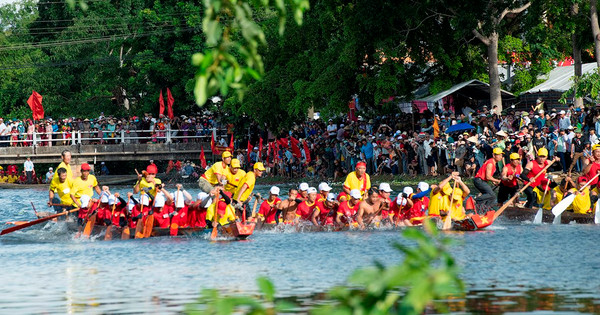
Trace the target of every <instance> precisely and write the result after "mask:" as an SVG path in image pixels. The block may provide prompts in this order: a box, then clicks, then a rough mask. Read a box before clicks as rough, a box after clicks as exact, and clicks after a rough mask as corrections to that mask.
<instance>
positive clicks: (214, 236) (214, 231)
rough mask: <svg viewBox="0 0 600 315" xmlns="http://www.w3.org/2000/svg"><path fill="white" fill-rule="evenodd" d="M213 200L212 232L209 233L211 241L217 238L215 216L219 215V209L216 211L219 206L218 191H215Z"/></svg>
mask: <svg viewBox="0 0 600 315" xmlns="http://www.w3.org/2000/svg"><path fill="white" fill-rule="evenodd" d="M214 200H215V210H214V211H215V213H214V214H213V229H212V232H211V233H210V239H211V240H213V241H214V240H215V239H216V238H217V236H218V234H219V232H218V229H217V225H218V222H217V216H218V215H219V209H218V208H219V207H218V205H219V191H218V190H217V194H216V195H215V199H214Z"/></svg>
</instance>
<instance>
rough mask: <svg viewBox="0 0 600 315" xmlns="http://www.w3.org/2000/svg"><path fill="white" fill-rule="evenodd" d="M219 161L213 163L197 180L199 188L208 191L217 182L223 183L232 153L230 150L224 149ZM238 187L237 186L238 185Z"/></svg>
mask: <svg viewBox="0 0 600 315" xmlns="http://www.w3.org/2000/svg"><path fill="white" fill-rule="evenodd" d="M221 159H222V161H221V162H217V163H215V164H213V166H211V167H210V168H209V169H208V170H207V171H206V172H204V174H202V176H200V179H199V180H198V186H199V187H200V190H202V191H204V192H205V193H207V194H208V193H210V192H211V191H212V190H213V188H214V186H215V185H217V184H223V183H224V181H226V180H227V172H228V170H227V167H228V166H229V164H231V159H232V155H231V152H229V151H225V152H223V153H222V154H221ZM238 189H239V187H238Z"/></svg>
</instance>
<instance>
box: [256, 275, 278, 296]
mask: <svg viewBox="0 0 600 315" xmlns="http://www.w3.org/2000/svg"><path fill="white" fill-rule="evenodd" d="M256 283H257V284H258V288H259V289H260V291H261V292H262V293H263V294H264V296H265V299H266V300H267V301H273V299H274V298H275V286H274V285H273V283H272V282H271V281H270V280H269V279H267V278H265V277H259V278H258V279H256Z"/></svg>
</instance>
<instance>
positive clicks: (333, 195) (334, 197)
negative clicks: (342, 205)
mask: <svg viewBox="0 0 600 315" xmlns="http://www.w3.org/2000/svg"><path fill="white" fill-rule="evenodd" d="M336 199H337V196H336V195H335V194H334V193H328V194H327V201H335V200H336Z"/></svg>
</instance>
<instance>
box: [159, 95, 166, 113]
mask: <svg viewBox="0 0 600 315" xmlns="http://www.w3.org/2000/svg"><path fill="white" fill-rule="evenodd" d="M158 104H159V107H158V116H159V117H160V115H163V114H164V113H165V99H164V98H163V95H162V89H161V90H160V96H159V97H158Z"/></svg>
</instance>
